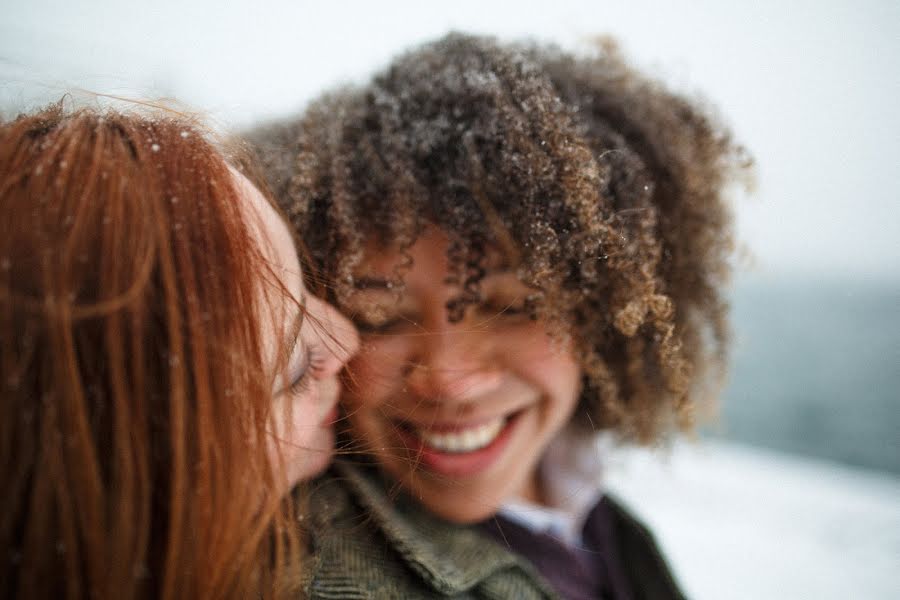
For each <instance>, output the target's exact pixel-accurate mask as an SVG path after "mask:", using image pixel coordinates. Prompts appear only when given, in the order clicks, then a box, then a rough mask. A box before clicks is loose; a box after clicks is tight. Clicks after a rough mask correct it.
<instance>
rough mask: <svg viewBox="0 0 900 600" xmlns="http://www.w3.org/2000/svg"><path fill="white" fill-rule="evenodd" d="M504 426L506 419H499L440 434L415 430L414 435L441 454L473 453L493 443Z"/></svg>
mask: <svg viewBox="0 0 900 600" xmlns="http://www.w3.org/2000/svg"><path fill="white" fill-rule="evenodd" d="M505 424H506V418H505V417H500V418H498V419H494V420H493V421H489V422H487V423H484V424H482V425H478V426H476V427H471V428H469V429H463V430H459V431H447V432H442V433H436V432H434V431H428V430H426V429H417V430H416V434H417V435H418V436H419V438H421V439H422V441H424V442H425V443H426V444H428V445H429V446H431V447H432V448H434V449H435V450H441V451H443V452H473V451H475V450H480V449H481V448H484V447H485V446H487V445H488V444H490V443H491V442H493V441H494V440H495V439H496V438H497V436H498V435H499V434H500V432H501V431H502V430H503V426H504V425H505Z"/></svg>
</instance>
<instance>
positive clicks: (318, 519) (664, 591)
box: [308, 461, 684, 600]
mask: <svg viewBox="0 0 900 600" xmlns="http://www.w3.org/2000/svg"><path fill="white" fill-rule="evenodd" d="M614 506H615V512H616V517H617V527H618V530H619V532H620V538H621V540H620V541H621V546H620V550H621V551H622V557H623V560H624V561H625V563H626V565H627V567H626V569H627V571H628V577H629V579H630V580H631V581H630V582H631V584H632V589H633V592H634V594H635V598H634V600H656V599H666V600H669V599H677V600H681V599H683V598H684V596H683V595H682V594H681V593H680V592H679V591H678V588H677V586H676V584H675V582H674V580H673V578H672V576H671V574H670V572H669V570H668V568H667V566H666V564H665V561H664V560H663V558H662V556H661V555H660V553H659V550H658V549H657V547H656V544H655V543H654V541H653V538H652V536H651V534H650V533H649V532H648V531H647V529H646V528H645V527H644V526H643V525H641V524H640V523H639V522H638V521H637V520H635V519H634V517H632V516H630V515H629V514H628V513H627V512H626V511H625V509H624V508H622V507H621V506H620V505H618V504H614ZM308 514H309V515H310V517H309V518H310V521H311V523H310V526H311V537H312V543H313V546H314V551H315V557H314V559H313V560H312V571H311V572H310V573H309V577H310V579H309V596H310V598H311V599H313V600H320V599H321V600H324V599H336V598H340V599H342V600H343V599H346V600H351V599H363V598H365V599H379V600H380V599H404V598H422V599H426V598H436V599H437V598H441V599H446V598H454V599H458V600H464V599H472V600H475V599H479V600H480V599H485V600H488V599H494V600H509V599H521V600H528V599H531V598H534V599H556V598H558V596H557V594H556V593H555V592H554V591H553V590H552V589H551V587H550V585H549V584H548V583H547V582H545V581H544V579H543V578H542V577H541V576H540V575H539V574H538V573H537V571H536V570H535V569H534V568H533V567H532V566H531V564H529V563H528V562H527V561H525V560H524V559H522V558H520V557H518V556H517V555H515V554H512V553H511V552H509V551H508V550H506V549H505V548H503V547H501V546H500V545H498V544H496V543H495V542H494V541H492V540H490V539H488V538H486V537H485V536H484V535H482V534H481V533H480V532H478V531H477V530H475V529H474V528H471V527H467V526H464V525H457V524H454V523H448V522H446V521H443V520H441V519H439V518H437V517H435V516H433V515H431V514H429V513H428V512H427V511H425V510H423V509H422V508H421V507H420V506H419V505H418V504H417V503H416V502H415V501H414V500H412V499H411V498H409V497H408V496H407V495H406V494H405V493H403V492H402V491H400V490H399V489H397V488H396V486H391V485H390V484H387V483H386V482H385V481H384V480H382V479H381V478H380V477H379V476H378V475H377V473H376V472H375V469H372V468H362V467H358V466H353V465H350V464H347V463H346V462H341V461H338V462H337V463H336V464H335V466H334V467H333V468H332V469H331V471H329V473H327V474H326V475H325V476H324V477H322V478H321V479H319V480H318V481H317V482H315V484H314V489H313V490H312V496H311V499H310V505H309V512H308Z"/></svg>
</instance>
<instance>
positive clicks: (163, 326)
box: [0, 106, 299, 599]
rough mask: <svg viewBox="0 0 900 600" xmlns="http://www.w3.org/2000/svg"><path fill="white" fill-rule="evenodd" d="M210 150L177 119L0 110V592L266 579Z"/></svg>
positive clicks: (286, 503)
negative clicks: (1, 113)
mask: <svg viewBox="0 0 900 600" xmlns="http://www.w3.org/2000/svg"><path fill="white" fill-rule="evenodd" d="M261 261H263V258H262V256H261V254H260V253H259V252H258V249H257V246H256V243H255V242H254V241H253V238H252V237H251V233H250V230H249V229H248V227H247V224H246V223H245V222H244V219H243V218H242V211H241V208H240V198H239V197H238V196H237V191H236V189H235V185H234V180H233V176H232V174H231V173H230V172H229V169H228V165H227V164H226V162H225V160H224V159H223V157H222V155H221V154H220V153H219V152H217V151H216V150H215V149H214V148H213V147H212V146H211V145H210V143H209V142H208V141H207V140H206V139H205V137H204V135H203V134H202V133H201V132H200V131H199V130H197V129H196V128H194V127H192V126H191V125H190V124H189V123H187V122H185V121H184V120H183V119H179V118H175V117H172V116H169V115H166V116H163V117H159V116H155V117H147V116H136V115H128V114H121V113H117V112H106V113H101V112H99V111H95V110H82V111H78V112H74V113H71V114H67V113H66V112H65V111H63V110H62V109H61V108H60V107H58V106H54V107H51V108H49V109H46V110H44V111H43V112H40V113H37V114H33V115H29V116H23V117H19V118H18V119H16V120H14V121H11V122H8V123H4V124H2V125H0V339H2V340H3V343H2V345H0V376H2V379H0V389H2V402H0V463H2V464H0V482H2V485H3V488H4V492H3V498H4V499H3V510H2V513H0V514H2V516H0V548H3V549H4V551H6V550H8V553H9V555H8V557H7V556H5V555H4V556H3V557H2V559H0V564H2V566H0V590H2V591H0V595H5V594H10V595H11V596H12V597H22V598H26V597H27V598H37V597H54V598H57V597H59V598H63V597H64V598H116V599H121V598H151V597H152V598H226V597H236V598H237V597H239V598H243V597H250V596H253V597H270V596H275V595H278V594H277V593H278V591H279V590H280V589H282V587H280V586H281V585H283V582H284V580H283V579H282V575H283V574H285V573H287V572H293V573H295V574H296V572H297V571H296V570H295V567H296V564H294V562H295V561H296V560H297V557H298V555H299V544H298V540H297V536H296V533H292V532H293V531H294V530H295V529H296V525H295V524H293V525H292V522H293V519H292V510H293V509H292V508H291V502H290V500H289V499H280V498H278V497H277V494H276V493H275V490H276V489H277V484H276V482H277V481H279V473H276V472H275V470H276V468H277V466H273V464H272V462H271V461H270V460H269V458H268V455H267V444H266V436H267V432H266V429H267V423H268V419H269V415H270V411H271V400H272V392H271V377H270V373H267V372H266V371H265V369H264V368H263V365H262V353H261V347H260V339H259V335H260V333H259V332H260V328H259V322H258V316H257V315H258V312H257V311H258V306H257V304H258V302H259V277H260V275H259V273H260V272H263V271H264V270H265V268H266V267H265V265H264V264H263V263H262V262H261Z"/></svg>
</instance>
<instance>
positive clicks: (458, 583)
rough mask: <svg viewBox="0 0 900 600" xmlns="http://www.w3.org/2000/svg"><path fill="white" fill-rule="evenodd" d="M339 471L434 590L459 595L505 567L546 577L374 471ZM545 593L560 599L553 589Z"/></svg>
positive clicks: (348, 467) (341, 465) (347, 468)
mask: <svg viewBox="0 0 900 600" xmlns="http://www.w3.org/2000/svg"><path fill="white" fill-rule="evenodd" d="M334 470H335V471H336V472H337V473H338V474H339V475H340V477H341V478H342V480H343V482H344V484H345V486H346V487H347V489H349V490H350V491H351V493H352V494H353V495H354V496H355V498H356V500H357V501H358V502H359V503H360V505H361V506H362V507H363V509H365V510H366V511H367V512H368V515H369V517H370V518H371V520H372V522H373V523H374V524H375V526H376V527H377V528H378V529H380V530H381V532H382V533H383V534H384V535H385V537H386V538H387V539H388V541H389V542H390V543H391V544H392V545H393V547H394V549H395V550H396V551H397V552H398V553H399V554H400V556H401V557H402V559H403V560H404V561H405V562H406V564H407V565H408V566H409V568H410V569H412V571H413V572H415V573H416V574H417V575H419V576H420V577H421V578H422V579H423V580H424V581H425V582H426V583H427V584H428V585H430V586H431V587H433V588H434V590H435V591H437V592H440V593H442V594H447V595H454V594H460V593H463V592H466V591H468V590H470V589H472V588H473V587H474V586H476V585H478V584H479V583H481V582H483V581H484V580H485V579H487V578H488V577H490V576H491V575H493V574H494V573H496V572H498V571H501V570H503V569H519V570H522V571H524V572H526V573H527V575H528V576H529V577H531V578H533V579H535V580H540V579H541V578H540V577H539V576H537V574H536V572H535V571H534V569H533V567H532V566H531V565H529V564H527V563H525V562H524V561H523V560H521V559H519V558H518V557H517V556H516V555H514V554H512V553H510V552H508V551H506V550H505V549H503V548H502V547H500V546H499V545H497V544H495V543H493V542H491V541H489V540H487V539H486V538H485V537H484V536H483V535H481V534H480V533H479V532H478V531H476V530H475V529H473V528H471V527H467V526H463V525H457V524H454V523H449V522H447V521H443V520H441V519H439V518H437V517H435V516H434V515H431V514H430V513H428V512H426V511H425V510H423V509H422V508H421V507H420V506H419V504H418V503H416V502H415V501H414V500H412V499H411V498H409V497H408V496H407V495H406V494H405V493H404V492H402V491H400V490H396V491H395V489H394V488H392V487H391V484H389V483H387V482H386V481H384V479H383V478H382V477H381V476H380V475H379V474H378V473H377V471H376V470H375V469H374V468H360V467H357V466H353V465H349V464H346V463H342V462H341V461H338V462H337V463H335V466H334ZM388 490H390V491H388ZM544 592H545V593H546V595H547V596H548V597H555V593H554V592H552V591H551V590H550V589H549V587H546V588H545V589H544Z"/></svg>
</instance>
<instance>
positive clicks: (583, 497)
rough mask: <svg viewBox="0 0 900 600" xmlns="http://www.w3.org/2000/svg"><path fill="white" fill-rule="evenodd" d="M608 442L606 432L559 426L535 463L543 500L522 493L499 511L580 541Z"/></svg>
mask: <svg viewBox="0 0 900 600" xmlns="http://www.w3.org/2000/svg"><path fill="white" fill-rule="evenodd" d="M612 446H613V440H612V436H611V435H610V434H606V433H604V434H587V435H586V434H584V433H583V432H579V431H576V430H575V429H574V428H573V427H571V426H570V427H568V428H566V429H564V430H563V431H562V432H560V434H559V435H558V436H557V437H556V439H554V440H553V441H552V442H551V443H550V445H549V446H548V447H547V451H546V452H545V453H544V456H543V457H542V458H541V462H540V465H539V467H538V468H539V469H540V478H541V483H542V484H543V490H542V491H543V494H544V498H545V499H546V501H547V506H542V505H539V504H535V503H533V502H531V501H528V500H524V499H522V498H512V499H510V500H508V501H507V502H505V503H504V504H503V505H502V506H501V507H500V510H499V511H498V513H499V514H500V515H501V516H503V517H504V518H507V519H509V520H510V521H513V522H515V523H517V524H519V525H521V526H523V527H526V528H528V529H530V530H532V531H535V532H539V533H546V534H549V535H552V536H554V537H557V538H559V539H560V540H562V541H563V542H565V543H567V544H570V545H579V544H581V541H582V540H581V532H582V529H583V528H584V523H585V521H586V520H587V518H588V515H589V514H590V512H591V510H592V509H593V508H594V507H595V506H596V505H597V503H598V502H599V501H600V498H602V497H603V471H604V462H603V461H604V458H605V457H606V456H607V455H608V453H609V450H610V449H611V448H612Z"/></svg>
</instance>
